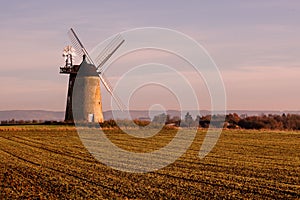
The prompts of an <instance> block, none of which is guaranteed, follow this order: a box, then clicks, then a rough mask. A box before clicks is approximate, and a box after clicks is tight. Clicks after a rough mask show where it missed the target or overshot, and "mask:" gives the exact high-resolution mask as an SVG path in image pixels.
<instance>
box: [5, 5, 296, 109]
mask: <svg viewBox="0 0 300 200" xmlns="http://www.w3.org/2000/svg"><path fill="white" fill-rule="evenodd" d="M0 16H1V21H0V23H1V33H0V36H1V37H0V42H1V44H2V45H1V46H2V48H1V53H0V59H1V61H2V62H1V69H0V76H1V79H0V84H1V99H0V110H51V111H64V110H65V104H66V97H67V95H66V93H67V83H68V76H66V75H61V74H59V67H61V66H63V65H64V60H63V58H62V56H61V54H62V49H63V48H64V47H65V46H66V45H68V44H70V42H69V40H68V37H67V34H66V33H67V31H68V29H69V28H70V27H73V28H74V29H75V30H76V31H77V32H78V35H79V36H80V39H81V40H82V41H83V43H84V44H85V46H86V47H87V49H88V50H92V49H93V48H94V47H95V46H96V45H97V44H98V43H99V42H101V41H104V40H105V39H107V38H108V37H110V36H112V35H114V34H116V33H118V32H121V31H126V30H128V29H132V28H137V27H164V28H169V29H174V30H177V31H180V32H182V33H184V34H186V35H188V36H190V37H192V38H194V39H195V40H196V41H197V42H198V43H200V44H201V45H202V46H203V47H204V48H205V49H206V50H207V51H208V53H209V54H210V56H211V57H212V59H213V60H214V61H215V63H216V65H217V66H218V68H219V70H220V74H221V75H222V78H223V81H224V85H225V89H226V96H227V109H228V110H270V111H283V110H289V111H297V110H300V104H299V100H300V92H297V91H298V90H299V89H298V88H299V81H298V79H299V77H300V68H299V67H300V56H299V55H300V37H299V35H300V21H299V19H300V2H298V1H272V2H267V1H264V2H261V1H251V2H240V1H226V2H219V3H218V4H214V3H210V2H199V1H189V2H188V3H187V2H182V1H163V2H160V1H151V2H141V1H128V2H127V1H111V2H100V1H91V2H89V4H87V3H86V2H74V1H44V2H36V1H26V2H25V1H24V2H20V1H14V0H13V1H9V2H5V3H4V2H3V3H2V7H1V12H0ZM152 58H155V59H156V60H158V61H161V60H163V59H166V56H165V55H163V54H159V55H156V54H155V53H153V52H138V53H137V54H134V55H131V56H130V55H129V56H128V58H126V59H127V60H125V61H124V62H123V63H127V64H132V63H134V62H136V60H140V61H147V62H148V61H151V59H152ZM171 59H173V58H171ZM129 61H130V62H129ZM172 61H173V63H172V62H170V64H174V63H175V65H181V63H180V61H178V62H177V61H175V60H172ZM123 63H122V64H121V67H120V63H118V62H116V63H114V64H113V66H112V67H110V68H109V69H108V70H107V77H108V79H109V80H110V81H111V82H112V85H114V84H115V83H116V81H117V80H118V78H120V76H121V75H122V74H121V73H122V70H123V71H124V70H126V66H125V65H123ZM122 67H123V68H122ZM121 69H122V70H121ZM185 75H186V76H187V77H189V78H190V79H191V82H192V83H193V84H194V85H198V86H199V87H197V88H196V92H197V96H198V100H199V103H200V104H201V105H200V108H199V109H200V110H209V109H210V99H209V96H208V93H207V91H206V87H205V85H204V84H203V81H201V80H198V79H197V77H196V76H194V75H193V74H191V73H189V71H187V72H185ZM145 76H146V75H145ZM148 76H152V77H153V78H154V79H155V78H157V77H158V78H159V75H156V74H148ZM169 78H172V77H171V76H170V77H169ZM174 84H175V83H174ZM144 89H146V90H145V91H143V90H140V91H138V92H137V93H136V95H135V100H134V103H132V102H131V103H130V106H131V107H130V110H147V109H148V108H149V107H150V106H151V105H152V104H154V103H155V102H156V101H158V98H157V97H160V98H161V99H159V103H162V104H164V105H167V106H166V108H165V109H166V110H171V109H176V108H177V107H178V105H177V104H176V99H175V100H174V101H173V100H172V101H169V98H171V96H172V95H169V96H168V95H166V92H165V90H163V89H162V88H154V87H153V88H151V87H149V88H144ZM102 93H103V110H104V111H108V110H110V97H109V95H108V93H107V92H106V91H105V90H104V89H103V88H102ZM163 95H166V96H163ZM160 101H161V102H160Z"/></svg>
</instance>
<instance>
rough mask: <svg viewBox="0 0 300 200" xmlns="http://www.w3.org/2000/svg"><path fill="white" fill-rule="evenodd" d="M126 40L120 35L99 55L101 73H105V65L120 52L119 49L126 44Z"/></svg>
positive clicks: (98, 66)
mask: <svg viewBox="0 0 300 200" xmlns="http://www.w3.org/2000/svg"><path fill="white" fill-rule="evenodd" d="M124 41H125V40H124V39H123V38H122V36H121V35H120V34H118V35H117V36H116V37H115V38H114V39H113V40H112V41H111V42H110V43H109V44H108V45H107V46H106V47H105V49H104V50H103V51H102V52H101V53H100V54H99V55H98V57H97V58H96V63H97V70H99V71H98V72H99V73H102V71H103V68H102V67H103V65H104V64H105V63H106V62H107V61H108V59H109V58H110V57H111V56H112V55H113V54H114V53H115V52H116V51H117V50H118V48H119V47H120V46H121V45H122V44H123V43H124Z"/></svg>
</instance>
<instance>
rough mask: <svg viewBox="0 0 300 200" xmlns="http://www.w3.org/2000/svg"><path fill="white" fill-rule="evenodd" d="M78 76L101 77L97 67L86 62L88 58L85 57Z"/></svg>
mask: <svg viewBox="0 0 300 200" xmlns="http://www.w3.org/2000/svg"><path fill="white" fill-rule="evenodd" d="M77 75H78V76H99V75H98V72H97V69H96V67H95V65H93V64H90V63H88V62H87V61H86V56H85V55H83V60H82V62H81V64H80V65H79V71H78V73H77Z"/></svg>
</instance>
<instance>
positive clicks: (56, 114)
mask: <svg viewBox="0 0 300 200" xmlns="http://www.w3.org/2000/svg"><path fill="white" fill-rule="evenodd" d="M187 112H189V113H190V114H191V115H192V116H193V117H194V118H195V117H196V115H198V114H199V113H200V115H208V114H210V112H209V111H208V110H201V111H196V110H190V111H188V110H186V111H183V112H182V113H180V112H179V111H177V110H168V111H167V114H169V115H170V116H171V117H174V116H180V115H181V117H182V118H183V117H184V115H185V114H186V113H187ZM129 113H130V116H131V118H132V119H140V118H147V117H150V118H152V117H153V116H155V115H159V114H161V113H163V111H151V116H150V115H149V112H148V111H146V110H131V111H129ZM217 113H218V112H217ZM227 113H237V114H238V115H248V116H253V115H262V114H266V115H268V114H280V115H281V114H283V113H286V114H287V113H290V114H300V111H263V110H258V111H250V110H228V111H227ZM114 114H115V115H114V116H113V111H105V112H103V115H104V119H105V120H108V119H113V118H116V119H126V118H127V116H128V115H127V114H126V113H122V112H121V111H114ZM64 117H65V113H64V112H63V111H45V110H6V111H0V120H11V119H15V120H53V121H62V120H64Z"/></svg>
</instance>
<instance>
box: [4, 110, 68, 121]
mask: <svg viewBox="0 0 300 200" xmlns="http://www.w3.org/2000/svg"><path fill="white" fill-rule="evenodd" d="M64 118H65V112H61V111H46V110H5V111H0V120H11V119H14V120H54V121H62V120H64Z"/></svg>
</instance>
